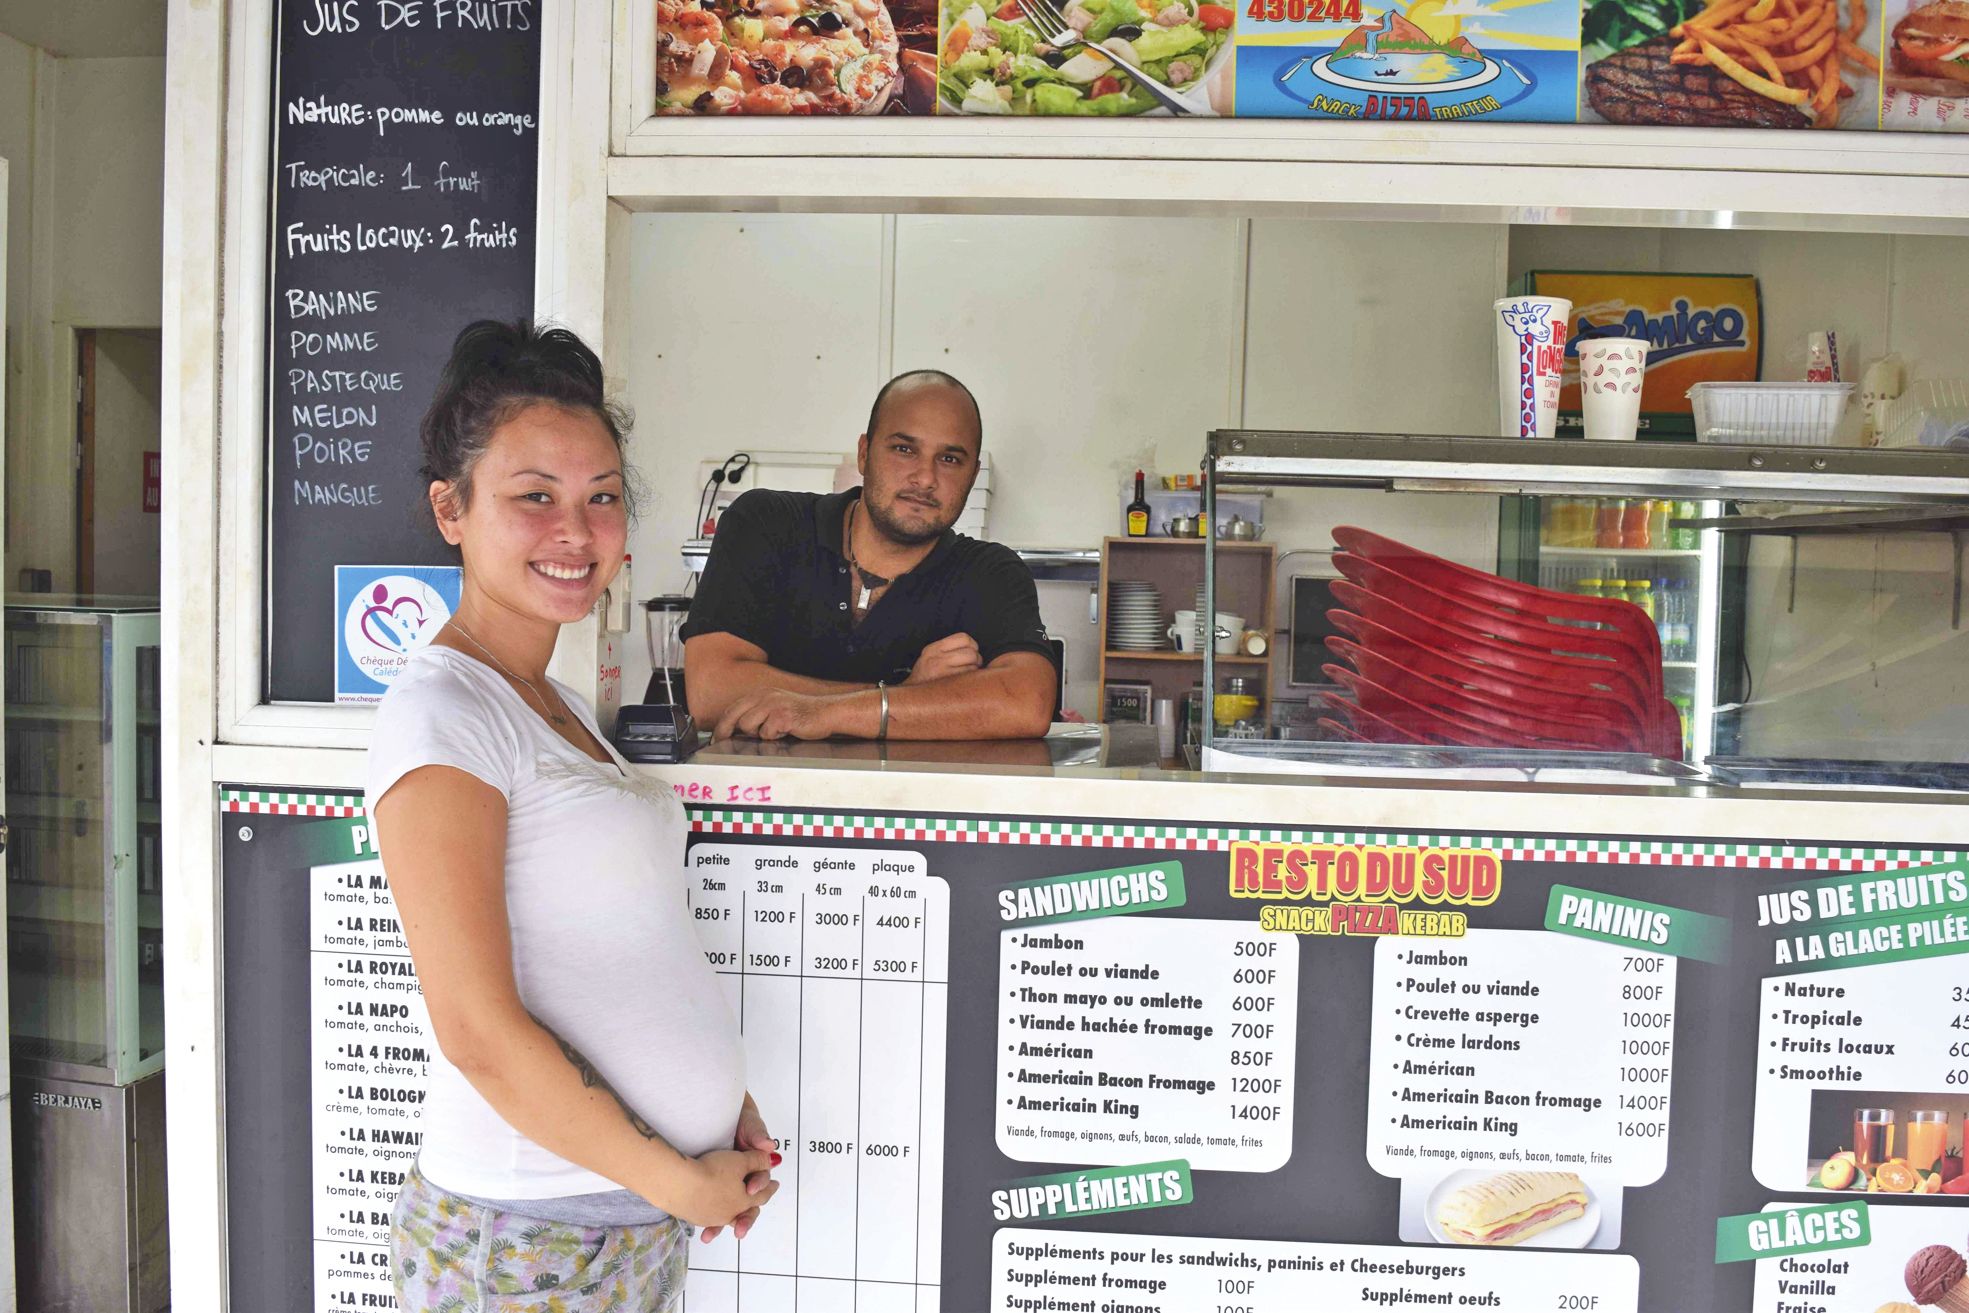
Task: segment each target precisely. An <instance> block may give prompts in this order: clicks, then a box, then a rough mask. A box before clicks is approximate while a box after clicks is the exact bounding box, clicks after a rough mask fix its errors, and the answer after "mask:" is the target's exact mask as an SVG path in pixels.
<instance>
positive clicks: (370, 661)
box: [263, 0, 540, 702]
mask: <svg viewBox="0 0 1969 1313" xmlns="http://www.w3.org/2000/svg"><path fill="white" fill-rule="evenodd" d="M274 13H275V37H274V50H275V70H274V78H273V87H272V96H271V105H270V107H269V108H270V112H271V114H272V117H273V132H272V138H273V156H272V159H271V161H270V165H269V167H270V170H271V174H270V179H269V181H270V191H271V199H272V206H271V211H270V216H269V220H268V224H267V242H268V249H267V270H268V274H267V283H268V294H267V295H268V301H267V325H266V405H267V413H266V434H265V437H264V439H263V440H264V442H265V443H266V453H267V463H266V497H267V538H266V543H267V567H266V569H267V579H266V624H265V632H266V636H267V640H266V641H267V688H266V695H267V697H268V699H269V700H272V701H296V702H329V701H334V700H337V697H338V694H339V695H342V697H344V698H347V697H348V696H349V694H350V692H351V690H352V689H353V690H356V698H357V700H365V701H375V700H376V699H377V698H378V697H380V696H381V693H382V688H383V687H384V685H385V684H386V683H387V680H388V679H389V678H393V677H394V670H395V669H396V668H397V667H400V666H401V665H402V662H403V658H404V657H405V656H406V655H407V653H408V651H409V650H410V649H411V648H413V647H415V646H416V645H417V644H418V643H419V642H420V641H422V640H423V639H427V638H428V637H429V635H430V634H431V633H435V632H436V631H437V629H438V628H439V627H440V626H441V625H442V624H443V622H444V619H445V618H446V617H447V616H448V615H449V609H448V607H446V606H445V605H444V602H443V600H442V598H443V596H444V595H445V594H447V593H449V594H450V595H451V596H452V599H453V600H454V601H455V595H456V591H457V581H456V567H455V566H452V565H449V564H447V562H448V561H449V560H450V559H452V558H450V557H448V556H447V554H446V553H447V549H446V548H445V546H444V544H443V542H442V541H441V540H440V539H439V538H438V537H437V533H436V530H435V529H432V528H428V527H426V526H424V525H423V524H421V523H420V521H419V518H418V514H417V509H418V506H419V504H420V503H421V502H422V500H423V495H424V489H425V484H424V483H423V481H421V480H419V478H418V477H417V468H418V448H417V428H418V421H419V419H420V418H421V417H422V415H423V413H424V408H425V407H426V406H427V405H429V404H430V400H431V394H432V392H433V391H434V390H435V389H436V386H437V381H438V375H439V373H440V372H441V371H442V370H443V368H444V362H445V359H446V357H447V356H448V355H449V353H450V350H451V343H452V339H453V338H455V337H457V335H458V330H459V329H461V328H463V327H464V326H465V325H466V324H468V323H470V322H471V321H472V320H474V319H483V318H495V319H517V318H520V317H522V316H525V315H528V314H530V313H532V309H533V253H534V208H535V203H536V200H537V190H538V177H539V164H538V155H539V138H540V122H539V115H540V12H539V5H538V4H537V3H536V0H472V2H470V3H467V2H466V0H428V2H427V0H335V3H328V0H281V3H280V4H278V5H277V6H275V9H274ZM351 566H371V567H384V568H381V569H373V570H369V571H366V572H349V571H343V572H342V573H340V574H338V569H339V568H341V567H351ZM357 575H360V577H359V578H358V577H356V576H357ZM358 584H361V585H363V586H362V587H360V588H359V589H358V588H357V587H356V585H358ZM433 620H435V623H431V621H433Z"/></svg>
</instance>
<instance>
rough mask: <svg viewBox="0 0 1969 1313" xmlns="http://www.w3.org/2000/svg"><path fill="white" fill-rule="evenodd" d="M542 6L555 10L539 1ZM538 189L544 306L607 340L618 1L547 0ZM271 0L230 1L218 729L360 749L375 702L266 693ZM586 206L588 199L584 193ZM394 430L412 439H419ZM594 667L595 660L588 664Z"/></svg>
mask: <svg viewBox="0 0 1969 1313" xmlns="http://www.w3.org/2000/svg"><path fill="white" fill-rule="evenodd" d="M542 10H544V13H542V12H541V11H542ZM535 12H536V14H538V15H539V16H540V18H541V21H542V25H543V31H542V33H541V43H542V50H541V60H540V73H541V86H540V130H539V149H540V189H539V203H538V205H537V206H536V207H535V212H534V225H535V244H534V250H535V265H534V288H533V296H534V306H535V315H536V316H537V317H539V318H542V319H548V318H551V319H554V320H556V321H558V322H560V323H562V324H565V325H566V326H568V327H570V328H572V329H574V330H575V331H576V332H577V333H580V334H581V335H582V337H583V338H584V339H586V340H587V341H588V342H589V343H590V344H591V345H593V346H595V347H596V349H597V350H598V351H600V350H601V349H602V328H603V321H602V302H603V296H604V291H605V287H604V284H605V281H606V279H605V271H604V263H605V258H606V250H605V247H606V229H607V203H606V183H607V175H606V170H605V163H606V158H607V144H608V140H607V131H608V115H609V105H608V83H607V80H606V79H604V78H596V77H585V76H581V73H580V71H581V70H583V69H595V68H607V67H608V65H609V58H610V51H609V47H610V18H611V15H610V12H609V4H608V0H543V3H541V4H539V5H537V6H536V10H535ZM273 16H274V0H240V2H239V3H236V4H234V5H233V6H232V33H231V42H230V47H231V52H232V55H233V58H232V59H231V70H232V76H231V85H230V86H229V87H228V91H227V102H228V106H229V110H228V114H227V118H228V124H227V139H228V143H229V144H228V147H227V150H226V160H227V179H226V193H225V216H226V221H225V233H226V236H225V298H224V310H223V340H224V342H225V343H226V349H225V368H224V370H223V371H222V378H223V380H224V385H223V391H222V393H221V396H220V399H219V404H220V407H221V414H222V419H221V431H222V432H223V433H225V434H226V435H228V436H229V437H231V436H232V435H238V437H237V440H229V441H227V442H225V443H224V446H223V449H222V451H221V460H220V468H219V476H220V489H219V491H220V496H219V555H218V563H219V595H218V617H219V620H218V630H219V633H218V652H217V656H218V663H219V682H218V691H219V707H218V712H219V715H218V735H219V739H220V741H221V742H224V743H242V744H256V745H262V746H279V745H293V746H296V747H301V746H309V747H339V748H361V747H364V746H365V745H366V744H367V743H368V738H369V726H370V722H371V721H372V719H373V718H374V715H375V711H374V708H372V707H367V706H335V705H330V704H321V703H293V702H273V701H270V700H269V699H268V698H267V696H266V679H265V664H264V652H265V643H264V636H263V633H262V626H263V625H264V624H265V616H266V604H265V603H266V593H265V577H266V575H265V571H266V517H267V500H266V499H267V497H268V495H269V493H268V490H267V487H266V482H265V480H266V468H267V445H266V430H265V425H266V420H265V408H266V354H265V348H264V343H265V335H266V331H267V313H268V304H267V295H268V287H267V274H268V269H267V259H266V251H267V241H268V236H269V234H268V225H269V223H270V222H271V218H272V215H271V201H272V188H271V179H270V178H269V177H268V176H267V164H268V159H269V155H268V151H269V147H270V143H271V133H272V128H273V125H272V121H271V117H270V115H269V114H268V113H267V112H266V106H267V105H268V97H269V96H270V94H271V91H272V79H273ZM584 202H585V203H584ZM393 440H401V441H411V440H413V439H412V438H411V436H410V435H398V436H397V437H396V438H394V439H393ZM590 664H592V663H590Z"/></svg>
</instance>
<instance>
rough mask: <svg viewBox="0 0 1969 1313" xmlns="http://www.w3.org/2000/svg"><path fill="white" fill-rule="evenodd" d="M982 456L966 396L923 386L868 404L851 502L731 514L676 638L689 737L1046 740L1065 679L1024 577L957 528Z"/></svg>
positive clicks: (763, 492) (746, 508)
mask: <svg viewBox="0 0 1969 1313" xmlns="http://www.w3.org/2000/svg"><path fill="white" fill-rule="evenodd" d="M983 444H984V424H983V420H982V418H981V417H980V415H979V413H978V403H977V401H976V399H975V398H973V397H972V395H971V392H970V389H968V388H966V387H965V386H964V385H963V384H962V383H960V382H958V381H957V380H956V379H955V378H952V377H951V376H950V375H948V374H944V373H941V372H938V371H936V370H918V371H915V372H913V373H908V374H903V375H900V376H898V377H897V378H894V379H892V380H890V381H889V382H888V383H887V384H886V385H885V386H884V387H883V388H882V390H881V391H880V392H879V393H877V394H876V397H875V405H874V407H873V408H872V409H871V410H870V411H869V415H868V431H867V432H865V433H863V434H862V435H861V441H860V443H859V444H858V445H857V447H856V450H855V462H856V464H857V466H858V467H859V468H860V470H861V475H862V486H861V487H860V488H859V489H850V490H848V491H847V492H839V493H834V494H832V495H830V496H825V497H823V496H819V495H818V494H815V493H797V492H775V491H770V490H768V489H764V488H758V489H754V490H753V491H751V492H748V493H746V494H745V495H744V496H742V497H740V498H739V499H738V500H737V501H735V502H733V503H732V504H731V506H730V508H729V509H727V510H726V511H725V513H724V516H723V517H722V518H721V519H720V520H719V522H718V532H717V536H716V537H715V538H714V539H713V540H712V543H711V559H710V560H709V561H708V562H706V564H705V567H704V578H703V581H702V582H701V584H700V586H699V588H698V595H697V599H696V600H695V601H694V602H693V603H692V604H691V613H690V620H689V622H688V623H687V624H686V625H685V626H684V630H683V636H684V640H685V641H684V687H685V689H686V693H687V696H688V697H689V699H690V710H691V715H692V717H693V718H694V719H695V720H696V721H697V722H698V724H699V725H702V726H712V727H715V729H714V733H715V736H716V737H718V738H725V737H728V736H730V735H733V734H745V735H752V736H755V737H758V738H765V739H777V738H800V739H819V738H827V737H830V736H835V735H839V736H843V737H848V738H865V739H881V738H891V739H1009V738H1031V737H1037V736H1039V735H1043V734H1044V733H1045V732H1046V730H1047V727H1048V725H1049V724H1050V723H1051V721H1052V717H1053V708H1054V704H1055V701H1056V699H1057V695H1058V690H1059V672H1058V670H1057V669H1056V668H1055V666H1054V664H1053V660H1054V659H1053V649H1052V645H1051V644H1050V643H1049V642H1048V641H1047V638H1046V630H1045V627H1044V626H1043V625H1042V624H1041V623H1040V620H1039V597H1038V593H1037V591H1036V590H1035V589H1034V587H1033V583H1032V574H1031V572H1030V571H1029V570H1027V569H1026V567H1025V563H1024V562H1023V561H1021V560H1020V559H1019V558H1018V557H1017V556H1016V555H1015V554H1014V553H1013V552H1011V551H1010V550H1009V549H1008V548H1005V547H1002V546H1000V545H998V544H997V543H986V542H979V541H977V540H976V539H972V538H967V537H964V536H963V535H962V534H958V533H953V532H952V531H951V527H950V526H951V525H953V524H955V523H956V522H957V518H958V516H960V515H961V514H963V512H964V503H965V501H966V499H967V498H969V497H970V495H971V485H972V483H973V482H975V481H976V479H977V477H978V454H979V451H980V450H981V448H982V447H983Z"/></svg>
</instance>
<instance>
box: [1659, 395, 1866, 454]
mask: <svg viewBox="0 0 1969 1313" xmlns="http://www.w3.org/2000/svg"><path fill="white" fill-rule="evenodd" d="M1688 395H1689V400H1690V401H1692V402H1693V403H1695V421H1696V441H1698V442H1724V443H1729V442H1740V443H1773V444H1777V445H1791V446H1799V447H1829V446H1831V445H1832V435H1833V432H1834V430H1836V429H1837V428H1838V427H1839V416H1840V414H1841V412H1843V411H1844V410H1845V409H1846V402H1847V399H1848V398H1850V397H1851V396H1852V395H1853V385H1852V384H1851V383H1698V384H1696V385H1695V386H1694V387H1692V388H1690V389H1689V393H1688Z"/></svg>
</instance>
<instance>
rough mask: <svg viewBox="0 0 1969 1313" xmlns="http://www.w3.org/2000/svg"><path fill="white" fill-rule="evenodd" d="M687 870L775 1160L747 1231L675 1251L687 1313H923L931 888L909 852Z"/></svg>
mask: <svg viewBox="0 0 1969 1313" xmlns="http://www.w3.org/2000/svg"><path fill="white" fill-rule="evenodd" d="M688 876H689V891H690V892H689V897H690V905H691V911H692V915H693V916H694V917H695V918H696V922H697V930H698V937H699V939H700V940H701V941H702V942H703V944H704V949H705V956H706V957H707V958H708V959H709V960H710V962H711V965H712V966H713V968H714V969H716V970H717V971H718V972H719V973H720V976H721V978H722V979H723V981H724V984H725V987H726V991H727V996H728V997H729V998H730V1000H731V1003H732V1010H733V1012H734V1013H735V1014H736V1015H737V1016H738V1019H739V1027H740V1029H741V1030H742V1031H743V1033H744V1039H745V1060H746V1073H747V1081H748V1084H749V1087H750V1089H751V1091H752V1095H753V1097H754V1098H755V1099H756V1100H757V1101H758V1104H759V1108H760V1110H761V1112H762V1113H763V1114H764V1116H765V1118H766V1124H767V1125H768V1126H769V1127H770V1128H771V1129H772V1132H773V1134H774V1135H775V1136H776V1137H777V1138H778V1140H779V1144H780V1152H781V1154H783V1155H784V1161H783V1162H782V1163H781V1164H780V1166H779V1168H778V1169H777V1170H776V1171H775V1173H774V1175H775V1176H776V1177H777V1178H778V1179H779V1181H780V1190H779V1194H778V1196H777V1197H776V1198H775V1199H774V1200H773V1202H772V1203H771V1204H770V1205H768V1207H767V1209H766V1212H765V1214H764V1215H763V1216H762V1218H761V1220H760V1223H759V1225H758V1227H757V1228H756V1229H755V1230H754V1231H753V1232H752V1234H751V1235H750V1236H749V1237H748V1238H747V1239H745V1240H744V1241H736V1240H734V1239H733V1238H732V1237H731V1235H730V1233H729V1232H728V1233H726V1234H725V1235H723V1236H720V1237H719V1238H718V1239H717V1240H716V1241H715V1242H713V1243H712V1244H710V1245H693V1246H692V1251H691V1274H690V1282H689V1285H688V1286H687V1288H686V1293H685V1309H686V1311H687V1313H739V1310H741V1309H742V1310H743V1313H782V1311H783V1313H794V1310H798V1311H799V1313H936V1310H937V1309H938V1308H939V1294H938V1284H939V1280H940V1248H941V1244H942V1232H943V1207H942V1205H943V1107H944V1051H945V1002H946V993H947V990H948V979H949V972H948V960H949V943H950V925H949V905H950V898H949V890H948V886H946V885H945V884H944V882H943V881H941V880H938V879H934V878H931V877H929V876H927V875H926V874H925V873H924V861H923V859H922V857H920V856H918V855H916V854H914V853H902V852H896V851H893V850H889V851H880V852H877V851H861V850H845V849H838V848H811V847H790V846H788V847H781V846H765V845H751V844H699V845H696V846H694V847H693V848H692V849H691V853H690V863H689V871H688Z"/></svg>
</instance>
